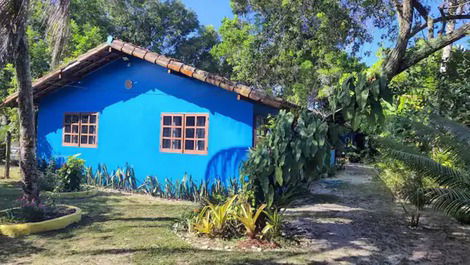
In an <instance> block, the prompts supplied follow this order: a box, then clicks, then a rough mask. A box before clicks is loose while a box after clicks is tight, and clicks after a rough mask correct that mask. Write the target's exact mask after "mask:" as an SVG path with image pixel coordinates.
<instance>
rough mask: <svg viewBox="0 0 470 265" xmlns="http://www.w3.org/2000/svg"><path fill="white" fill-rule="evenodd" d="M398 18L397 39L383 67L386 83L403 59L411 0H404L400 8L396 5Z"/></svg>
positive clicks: (411, 10)
mask: <svg viewBox="0 0 470 265" xmlns="http://www.w3.org/2000/svg"><path fill="white" fill-rule="evenodd" d="M396 5H397V6H396V9H397V11H398V12H397V16H398V25H399V28H400V30H399V32H398V39H397V43H396V45H395V47H394V48H393V49H392V50H391V51H390V53H389V54H388V57H387V60H386V62H385V65H384V74H385V76H386V78H387V80H388V81H390V80H392V78H393V77H394V76H395V75H396V73H397V72H398V71H399V69H400V64H401V62H402V60H403V58H404V57H405V53H406V49H407V47H408V41H409V37H410V33H411V26H412V23H413V6H412V1H411V0H404V1H403V3H402V4H401V6H398V3H397V4H396Z"/></svg>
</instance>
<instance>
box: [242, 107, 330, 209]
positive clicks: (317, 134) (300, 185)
mask: <svg viewBox="0 0 470 265" xmlns="http://www.w3.org/2000/svg"><path fill="white" fill-rule="evenodd" d="M267 131H268V133H267V134H266V135H265V136H264V137H262V138H261V139H260V141H259V142H258V144H257V145H256V147H255V148H253V149H252V150H251V151H250V155H249V158H248V160H247V161H246V162H245V163H244V165H243V170H242V174H243V175H245V176H248V178H249V186H248V189H250V190H252V191H253V192H254V194H255V198H256V201H257V203H258V204H264V203H265V204H266V205H267V207H268V208H278V209H279V208H282V207H285V206H287V205H289V204H290V203H291V202H292V201H293V200H295V199H297V198H298V197H299V195H302V194H304V193H305V192H306V191H307V188H308V185H309V184H310V183H311V181H312V180H315V179H317V178H319V177H320V176H321V175H322V174H325V173H327V170H328V168H329V164H330V161H329V160H330V145H329V143H328V141H327V136H328V124H327V123H326V122H324V121H322V120H321V118H320V117H318V116H316V115H315V114H313V113H312V112H310V111H307V110H304V111H301V112H300V113H298V114H297V113H292V112H286V111H284V110H281V111H280V113H279V114H278V115H276V116H275V117H272V118H271V120H270V125H269V126H268V130H267Z"/></svg>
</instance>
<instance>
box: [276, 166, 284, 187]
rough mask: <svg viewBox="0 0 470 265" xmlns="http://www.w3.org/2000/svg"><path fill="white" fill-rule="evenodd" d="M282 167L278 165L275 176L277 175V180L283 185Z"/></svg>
mask: <svg viewBox="0 0 470 265" xmlns="http://www.w3.org/2000/svg"><path fill="white" fill-rule="evenodd" d="M282 175H283V174H282V167H279V166H278V167H276V170H275V176H276V182H277V183H278V184H279V186H282V184H283V178H282V177H283V176H282Z"/></svg>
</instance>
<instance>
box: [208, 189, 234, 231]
mask: <svg viewBox="0 0 470 265" xmlns="http://www.w3.org/2000/svg"><path fill="white" fill-rule="evenodd" d="M236 198H237V195H235V196H233V197H232V198H230V199H228V200H227V201H226V202H225V203H224V204H221V205H215V204H213V203H211V202H208V205H207V207H208V209H207V210H208V211H209V214H210V216H211V221H212V224H213V225H214V229H216V230H217V231H222V230H223V228H224V226H225V224H226V223H227V220H228V218H229V217H230V215H231V213H232V211H233V207H232V205H233V202H234V201H235V199H236Z"/></svg>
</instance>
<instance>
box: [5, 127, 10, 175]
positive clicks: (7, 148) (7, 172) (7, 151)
mask: <svg viewBox="0 0 470 265" xmlns="http://www.w3.org/2000/svg"><path fill="white" fill-rule="evenodd" d="M10 154H11V132H10V131H7V136H6V138H5V178H6V179H9V178H10Z"/></svg>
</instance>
